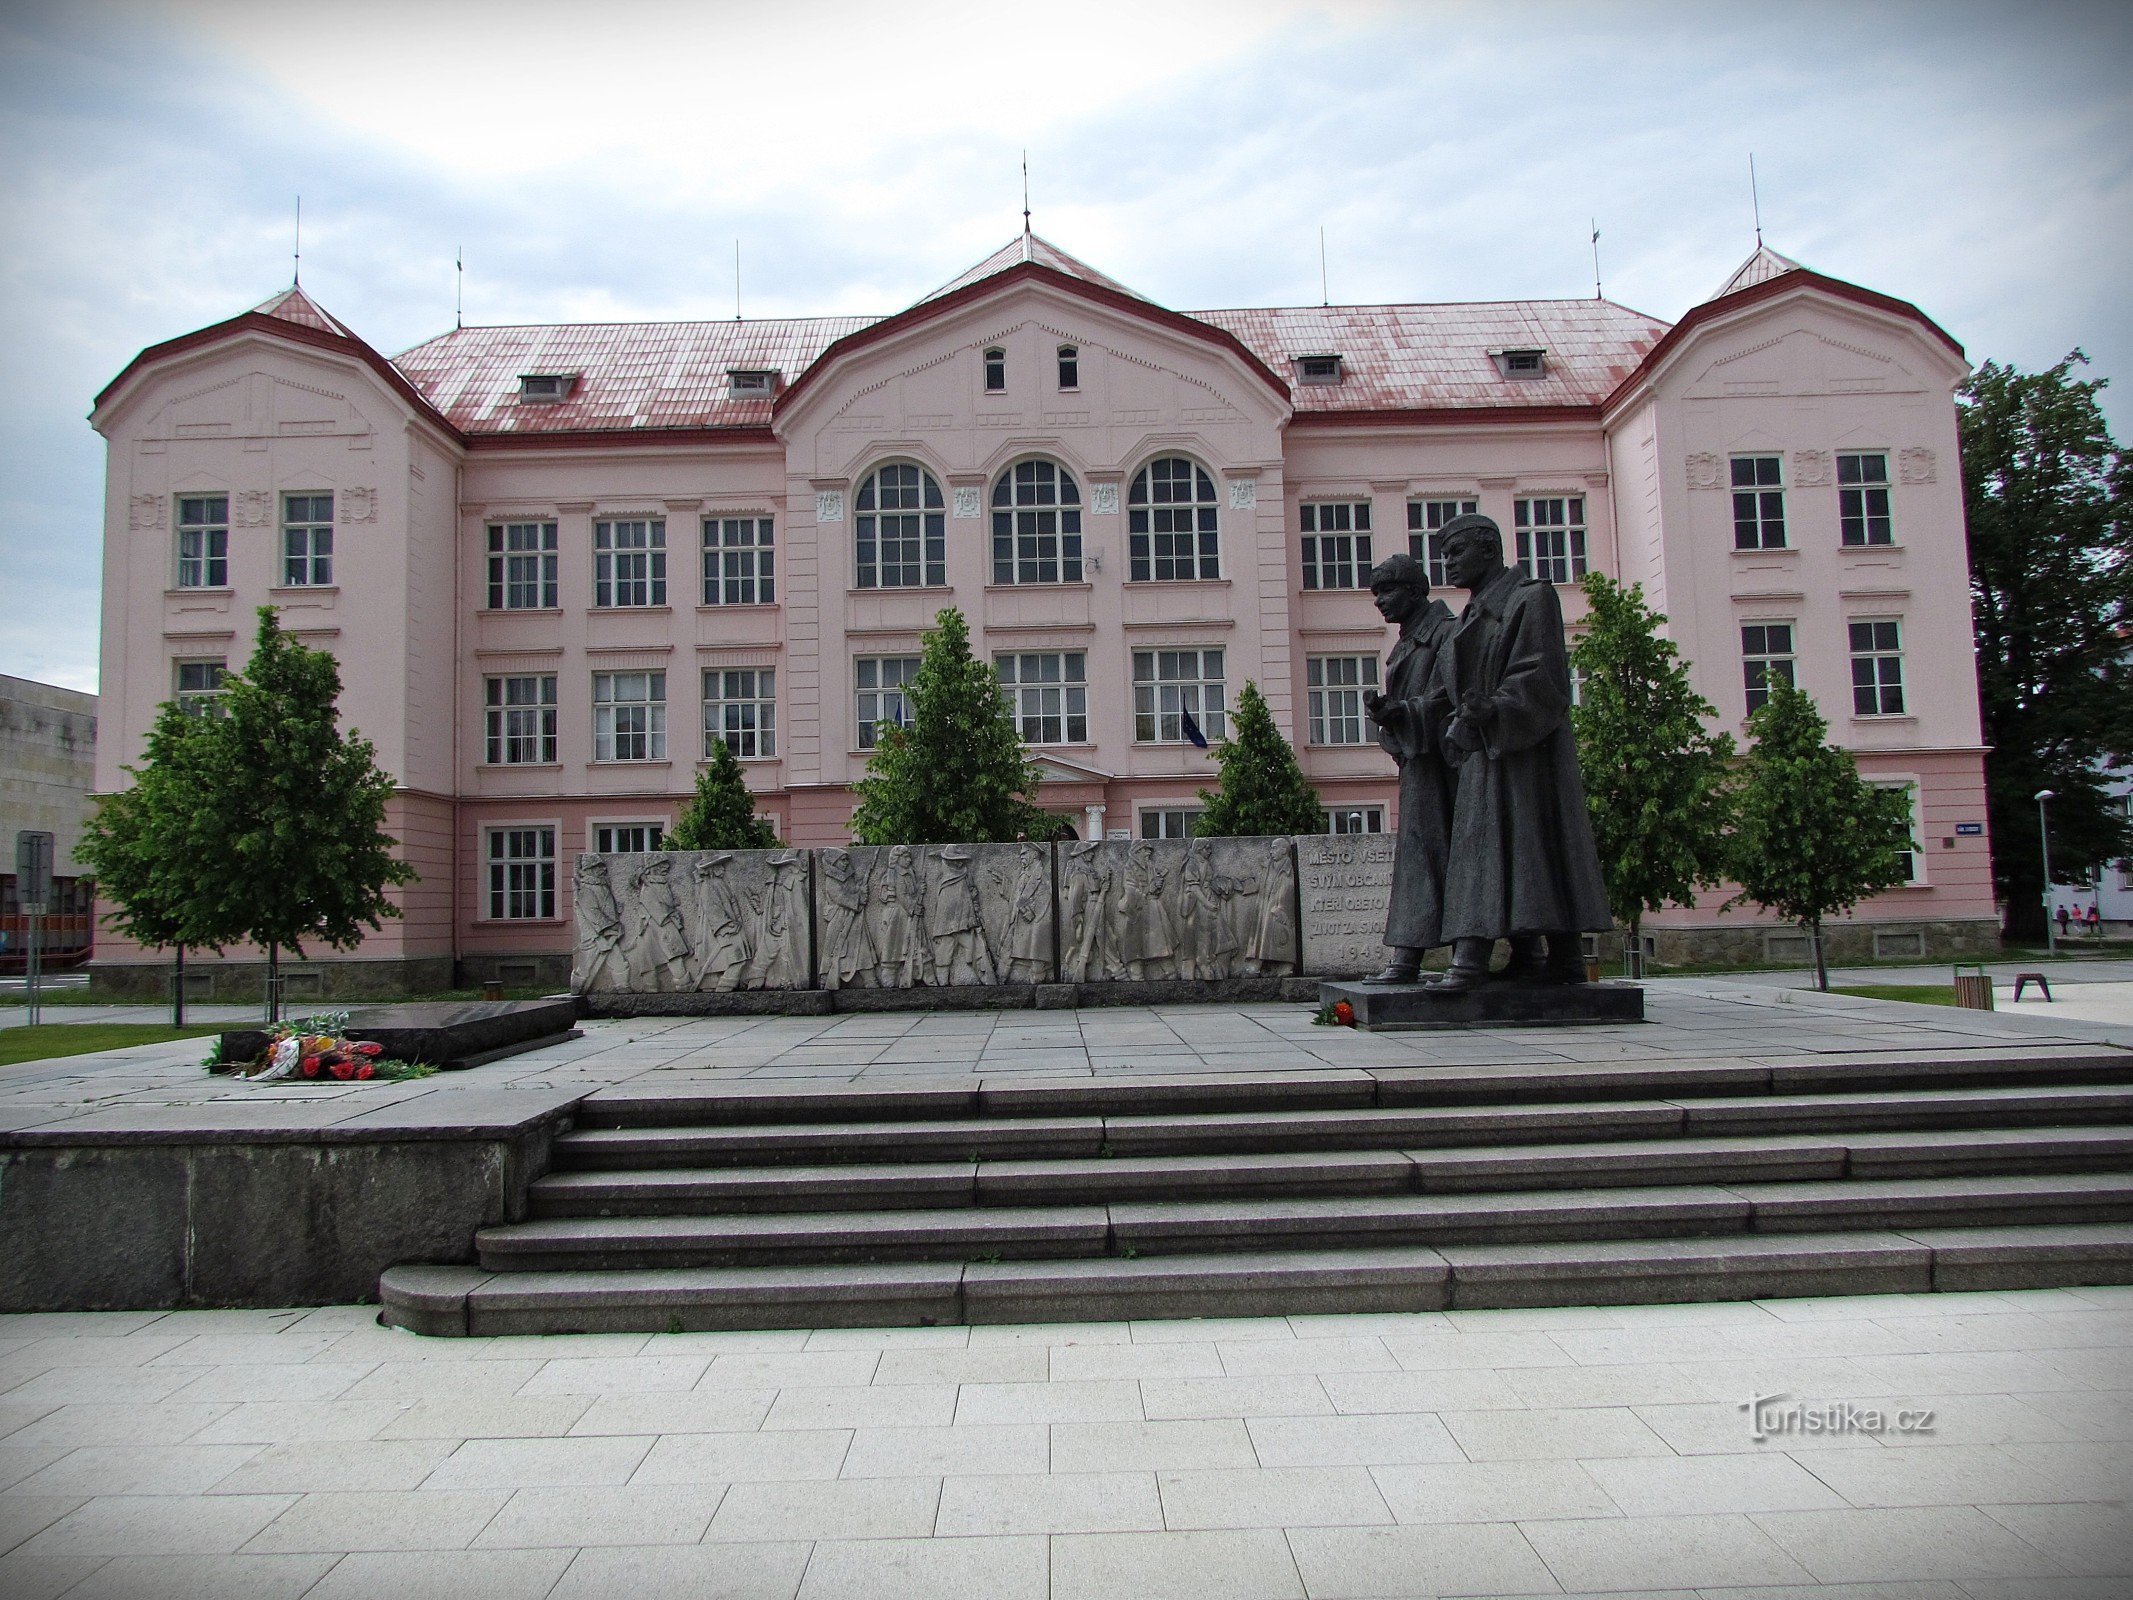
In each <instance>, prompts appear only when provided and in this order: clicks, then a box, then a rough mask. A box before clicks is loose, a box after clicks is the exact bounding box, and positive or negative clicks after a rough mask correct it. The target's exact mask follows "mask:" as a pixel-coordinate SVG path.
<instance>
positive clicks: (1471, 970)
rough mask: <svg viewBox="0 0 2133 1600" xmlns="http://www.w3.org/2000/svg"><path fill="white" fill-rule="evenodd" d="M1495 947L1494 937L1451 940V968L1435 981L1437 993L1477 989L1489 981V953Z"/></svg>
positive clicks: (1453, 992) (1454, 992)
mask: <svg viewBox="0 0 2133 1600" xmlns="http://www.w3.org/2000/svg"><path fill="white" fill-rule="evenodd" d="M1495 947H1496V941H1495V940H1494V939H1455V940H1453V941H1452V966H1451V970H1450V971H1449V972H1447V973H1445V975H1444V976H1443V977H1441V978H1439V979H1438V980H1437V982H1436V985H1435V988H1436V992H1437V993H1438V994H1464V993H1466V992H1467V991H1468V990H1469V989H1478V988H1480V987H1481V986H1482V985H1483V984H1485V983H1487V982H1488V981H1489V953H1490V951H1492V950H1493V949H1495Z"/></svg>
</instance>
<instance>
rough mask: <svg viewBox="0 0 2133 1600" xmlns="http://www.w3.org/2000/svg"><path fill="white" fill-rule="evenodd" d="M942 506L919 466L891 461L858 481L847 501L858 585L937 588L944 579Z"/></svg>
mask: <svg viewBox="0 0 2133 1600" xmlns="http://www.w3.org/2000/svg"><path fill="white" fill-rule="evenodd" d="M946 517H947V511H946V508H945V507H944V505H943V504H942V501H941V486H940V485H939V484H938V483H935V482H934V481H933V474H932V473H930V472H928V471H927V470H926V469H925V468H924V467H918V466H913V465H911V464H910V463H909V462H891V463H890V464H889V465H888V466H885V467H880V468H877V469H876V470H875V471H874V472H872V473H871V474H869V475H868V477H867V480H866V481H865V482H864V483H862V484H860V486H859V496H858V499H857V500H856V501H855V502H854V504H853V517H852V533H853V537H854V540H855V552H854V553H855V556H856V568H857V576H856V582H857V583H858V585H859V587H860V588H862V589H938V588H940V587H942V586H943V585H945V584H946V583H947V582H948V538H947V531H946V530H947V522H946Z"/></svg>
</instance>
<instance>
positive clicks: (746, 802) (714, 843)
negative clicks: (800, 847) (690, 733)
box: [665, 739, 778, 850]
mask: <svg viewBox="0 0 2133 1600" xmlns="http://www.w3.org/2000/svg"><path fill="white" fill-rule="evenodd" d="M777 843H778V833H777V830H776V829H775V828H773V827H772V826H771V825H770V821H769V819H768V818H766V817H760V816H757V815H756V810H755V796H753V795H751V794H750V793H749V792H748V780H747V779H746V777H745V776H744V775H743V774H742V772H741V764H740V762H739V760H738V759H737V758H736V757H735V756H734V754H733V749H732V746H730V745H728V744H727V743H726V741H725V740H723V739H714V740H713V741H712V742H711V753H710V755H709V756H707V757H706V758H705V762H704V768H703V770H702V771H701V772H699V773H697V775H696V793H695V794H694V795H692V796H690V798H689V803H688V804H687V805H685V806H683V807H682V808H681V815H680V816H679V817H677V818H675V819H674V828H673V831H672V832H670V833H669V834H668V835H667V836H666V840H665V848H667V849H669V850H772V849H775V848H776V847H777Z"/></svg>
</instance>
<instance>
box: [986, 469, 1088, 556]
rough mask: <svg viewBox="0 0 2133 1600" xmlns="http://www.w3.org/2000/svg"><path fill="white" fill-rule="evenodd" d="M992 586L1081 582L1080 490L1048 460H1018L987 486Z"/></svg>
mask: <svg viewBox="0 0 2133 1600" xmlns="http://www.w3.org/2000/svg"><path fill="white" fill-rule="evenodd" d="M992 581H993V582H994V583H1079V582H1081V491H1080V489H1078V488H1076V487H1075V485H1074V475H1073V474H1072V473H1071V472H1069V471H1067V470H1066V468H1064V467H1057V466H1054V465H1053V464H1052V463H1051V462H1049V461H1017V462H1016V463H1015V464H1014V466H1013V468H1012V469H1010V470H1009V471H1006V472H1003V473H1001V474H1000V481H999V482H998V483H996V484H994V485H993V486H992Z"/></svg>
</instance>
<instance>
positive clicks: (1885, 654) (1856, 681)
mask: <svg viewBox="0 0 2133 1600" xmlns="http://www.w3.org/2000/svg"><path fill="white" fill-rule="evenodd" d="M1851 639H1852V713H1853V715H1855V716H1861V717H1895V716H1901V715H1902V714H1903V629H1902V624H1900V623H1899V622H1897V621H1896V619H1894V618H1893V617H1891V618H1886V619H1882V620H1877V621H1872V622H1854V623H1853V624H1852V625H1851Z"/></svg>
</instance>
